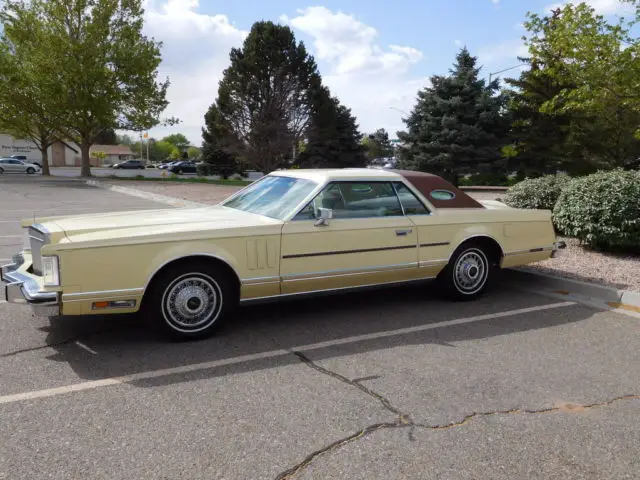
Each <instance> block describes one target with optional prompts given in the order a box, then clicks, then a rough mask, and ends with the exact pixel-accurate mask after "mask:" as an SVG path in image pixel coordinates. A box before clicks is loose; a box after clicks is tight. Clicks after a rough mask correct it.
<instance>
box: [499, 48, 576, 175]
mask: <svg viewBox="0 0 640 480" xmlns="http://www.w3.org/2000/svg"><path fill="white" fill-rule="evenodd" d="M527 61H528V59H527ZM506 83H507V84H508V85H510V86H511V87H512V89H511V90H510V91H508V95H509V103H508V107H509V111H510V113H511V120H512V125H511V133H510V138H511V141H512V142H513V145H512V147H513V155H512V161H511V162H510V163H511V165H510V166H511V168H513V169H516V170H517V171H518V172H519V176H521V177H525V176H527V177H537V176H540V175H543V174H547V173H555V172H556V171H557V170H566V169H568V168H569V162H570V160H571V159H570V157H569V153H568V152H567V150H566V144H567V140H568V137H569V133H570V126H571V122H572V119H571V116H570V115H568V114H562V113H545V112H542V111H541V110H540V109H541V107H542V105H543V104H544V103H545V102H547V101H549V100H550V99H552V98H553V97H554V96H555V95H557V94H558V93H559V92H560V91H562V90H563V89H564V88H569V85H562V84H559V83H558V81H557V80H556V79H555V78H554V77H553V76H552V75H550V74H548V73H547V72H544V71H542V70H541V68H540V66H539V65H538V64H536V63H533V64H532V65H531V68H530V69H529V70H526V71H523V72H521V73H520V77H519V78H518V79H512V78H508V79H506Z"/></svg>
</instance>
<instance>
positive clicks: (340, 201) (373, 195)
mask: <svg viewBox="0 0 640 480" xmlns="http://www.w3.org/2000/svg"><path fill="white" fill-rule="evenodd" d="M320 208H328V209H330V210H332V218H336V219H340V218H377V217H391V216H401V215H402V207H401V206H400V201H399V200H398V197H397V195H396V192H395V190H394V188H393V185H392V184H391V182H333V183H330V184H329V185H327V187H326V188H325V189H324V190H322V192H320V193H319V194H318V195H317V196H316V197H315V198H314V199H313V200H312V201H311V202H310V203H309V204H308V205H307V206H306V207H305V208H303V209H302V210H301V211H300V212H299V213H298V215H296V216H295V218H294V220H312V219H315V218H317V217H318V211H319V209H320Z"/></svg>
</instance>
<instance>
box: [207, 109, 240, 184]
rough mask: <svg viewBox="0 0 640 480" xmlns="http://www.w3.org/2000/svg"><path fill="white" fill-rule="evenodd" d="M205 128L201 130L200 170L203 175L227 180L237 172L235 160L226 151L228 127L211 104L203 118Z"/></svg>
mask: <svg viewBox="0 0 640 480" xmlns="http://www.w3.org/2000/svg"><path fill="white" fill-rule="evenodd" d="M204 122H205V126H204V128H203V129H202V139H203V144H202V161H203V162H204V165H203V166H202V167H201V168H200V172H199V173H201V174H203V175H220V176H221V177H222V178H227V177H229V175H231V174H232V173H235V172H236V171H238V164H237V162H236V159H235V158H234V157H233V155H231V154H230V153H229V152H228V151H227V148H225V147H227V143H226V142H227V139H228V138H229V136H230V135H229V131H228V126H227V124H226V123H225V121H224V118H223V117H222V114H221V113H220V110H219V109H218V106H217V105H216V104H215V103H213V104H212V105H211V106H210V107H209V109H208V110H207V113H205V116H204Z"/></svg>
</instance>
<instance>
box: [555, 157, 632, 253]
mask: <svg viewBox="0 0 640 480" xmlns="http://www.w3.org/2000/svg"><path fill="white" fill-rule="evenodd" d="M553 219H554V223H555V224H556V227H557V228H558V230H560V231H561V232H563V233H564V234H565V235H568V236H572V237H576V238H577V239H579V240H580V241H581V242H583V243H585V244H586V245H589V246H591V247H593V248H597V249H600V250H609V251H614V250H637V249H639V248H640V172H637V171H635V172H633V171H624V170H621V169H618V170H612V171H608V172H598V173H594V174H592V175H588V176H586V177H581V178H576V179H575V180H572V181H571V183H569V185H568V186H567V187H566V188H565V189H564V191H563V192H562V195H560V198H559V199H558V202H557V204H556V206H555V209H554V211H553Z"/></svg>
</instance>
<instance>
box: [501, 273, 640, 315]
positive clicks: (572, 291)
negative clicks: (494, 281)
mask: <svg viewBox="0 0 640 480" xmlns="http://www.w3.org/2000/svg"><path fill="white" fill-rule="evenodd" d="M505 276H506V277H507V278H508V281H509V282H513V283H514V284H516V286H517V287H518V288H520V289H522V290H526V291H530V292H538V293H543V294H546V295H551V296H554V297H558V298H567V297H568V298H570V299H574V300H575V301H577V302H579V303H583V304H585V305H589V306H592V307H595V308H599V309H603V310H613V311H616V312H618V313H624V314H626V315H632V316H634V317H638V318H640V292H633V291H631V290H621V289H617V288H614V287H607V286H604V285H598V284H594V283H588V282H582V281H579V280H573V279H569V278H563V277H559V276H555V275H549V274H547V273H541V272H537V271H535V270H534V269H531V268H527V267H520V268H514V269H509V270H507V271H505Z"/></svg>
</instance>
